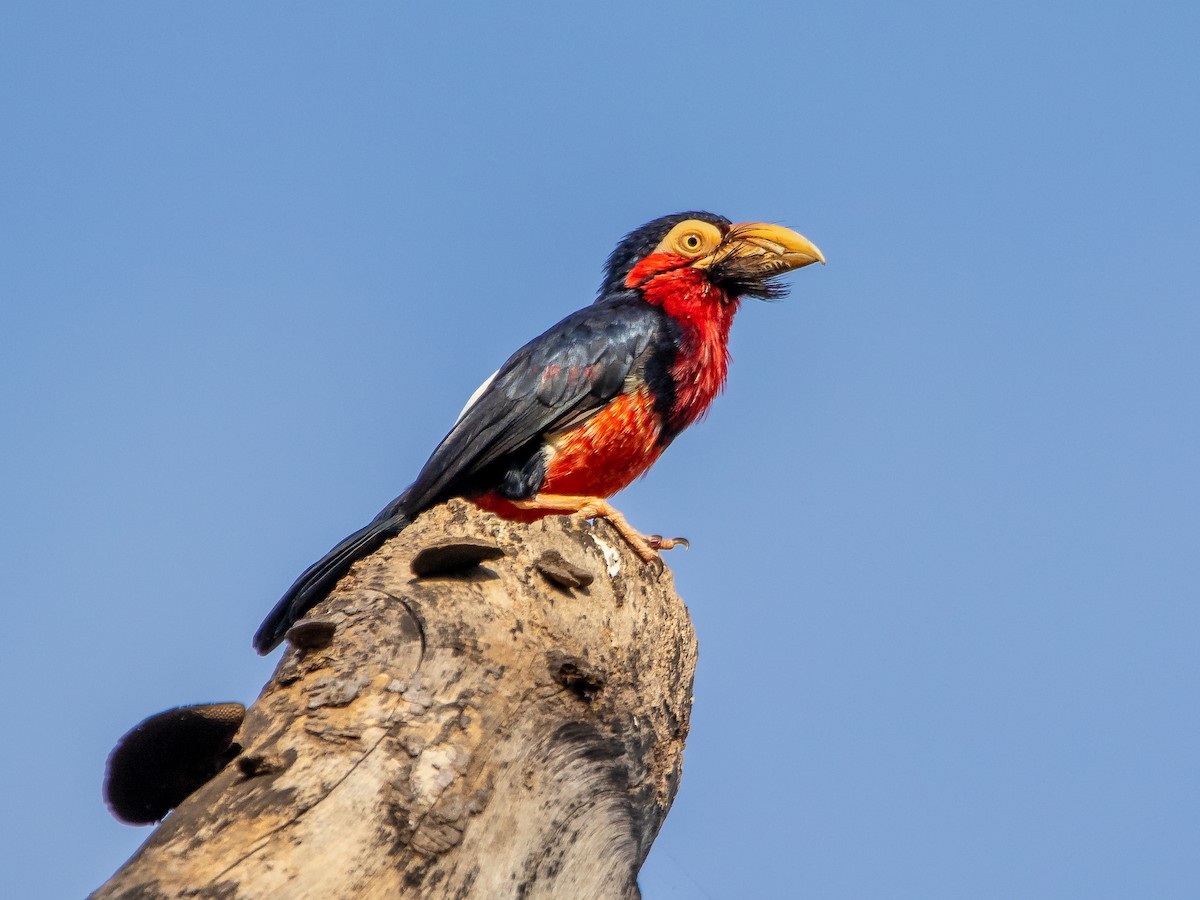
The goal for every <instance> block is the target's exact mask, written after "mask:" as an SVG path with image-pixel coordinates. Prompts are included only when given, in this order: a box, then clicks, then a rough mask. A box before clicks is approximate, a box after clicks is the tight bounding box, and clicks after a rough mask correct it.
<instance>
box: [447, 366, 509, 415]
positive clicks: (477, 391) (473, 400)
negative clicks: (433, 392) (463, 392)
mask: <svg viewBox="0 0 1200 900" xmlns="http://www.w3.org/2000/svg"><path fill="white" fill-rule="evenodd" d="M499 374H500V370H499V369H497V370H496V371H495V372H493V373H492V374H491V375H489V376H488V377H487V380H486V381H484V383H483V384H481V385H480V386H479V387H477V388H475V393H473V394H472V395H471V399H469V400H468V401H467V405H466V406H464V407H463V408H462V412H460V413H459V414H458V418H457V419H455V420H454V424H455V425H457V424H458V423H459V422H461V421H462V420H463V416H465V415H466V414H467V410H468V409H470V408H471V407H472V406H474V405H475V403H476V402H477V401H478V400H479V398H480V397H482V396H483V392H484V391H486V390H487V389H488V388H489V387H491V386H492V382H493V381H495V380H496V376H497V375H499Z"/></svg>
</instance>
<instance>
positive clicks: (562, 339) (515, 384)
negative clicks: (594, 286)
mask: <svg viewBox="0 0 1200 900" xmlns="http://www.w3.org/2000/svg"><path fill="white" fill-rule="evenodd" d="M677 346H678V326H677V325H675V323H674V322H672V321H671V319H670V317H668V316H667V315H666V314H665V313H663V312H662V311H661V310H660V309H658V308H657V307H654V306H650V305H649V304H647V303H646V302H645V301H643V300H641V299H633V298H625V297H620V298H614V299H611V300H604V301H600V302H598V303H596V304H593V305H592V306H588V307H585V308H584V309H581V310H579V311H578V312H576V313H572V314H571V315H569V316H567V317H566V318H565V319H563V320H562V321H561V322H559V323H558V324H557V325H555V326H554V327H553V328H551V329H549V330H548V331H546V332H545V333H544V334H542V335H540V336H538V337H536V338H534V339H533V340H532V341H530V342H529V343H528V344H526V345H525V346H524V347H522V348H521V349H520V350H518V351H517V352H516V353H514V354H513V355H512V356H511V357H510V358H509V360H508V362H506V363H505V364H504V365H503V366H501V367H500V370H499V371H498V372H497V373H496V374H495V376H493V378H492V379H491V381H490V382H489V383H487V385H486V386H485V387H484V388H483V390H482V391H481V392H480V394H479V396H478V397H477V398H475V400H474V401H473V402H472V403H471V404H470V405H468V407H467V408H466V409H465V410H463V413H462V415H461V416H460V417H459V420H458V421H457V422H456V423H455V425H454V427H453V428H452V429H451V430H450V433H449V434H448V435H446V437H445V438H444V439H443V440H442V442H441V444H439V445H438V448H437V449H436V450H434V451H433V455H432V456H430V457H429V461H428V462H426V463H425V466H424V468H423V469H421V473H420V474H419V475H418V476H417V480H416V481H415V482H413V485H412V487H410V488H409V489H408V490H407V491H406V492H405V493H404V494H403V495H402V496H400V497H398V498H396V500H395V501H393V504H391V505H389V508H388V509H386V510H385V511H384V512H389V511H390V512H392V513H394V512H396V511H399V510H403V511H404V512H405V513H407V514H409V515H415V514H416V513H418V512H420V511H421V510H423V509H425V508H427V507H429V506H432V505H433V504H435V503H439V502H441V501H442V500H445V499H447V498H449V497H452V496H455V495H456V494H458V493H461V492H462V491H463V490H464V488H465V487H467V486H468V485H470V486H471V487H472V488H477V487H484V488H486V487H490V486H491V485H477V484H476V481H477V479H478V477H479V476H480V475H482V474H484V473H487V472H489V471H492V470H494V467H495V466H496V465H497V464H502V463H503V462H504V461H505V460H506V459H509V458H514V457H515V458H517V459H522V458H524V457H527V456H528V454H529V452H530V449H531V448H534V449H536V448H540V446H541V442H542V439H543V438H544V436H545V435H547V434H553V433H554V432H557V431H563V430H565V429H567V428H570V427H572V426H574V425H578V424H580V423H582V422H584V421H586V420H587V419H588V418H590V417H591V416H593V415H595V414H596V413H597V412H599V411H600V410H601V409H603V408H604V407H605V406H606V405H607V404H608V402H609V401H610V400H612V399H613V398H614V397H616V396H617V395H619V394H621V393H623V392H624V391H625V390H626V389H627V385H629V384H632V383H638V382H640V381H642V380H645V379H652V380H653V381H656V382H657V381H659V380H664V379H660V378H658V377H657V375H658V372H659V371H660V370H661V372H662V373H663V374H665V373H666V370H667V368H668V367H669V366H670V361H671V360H672V359H673V358H674V355H675V350H676V348H677ZM667 402H668V403H669V400H668V401H667Z"/></svg>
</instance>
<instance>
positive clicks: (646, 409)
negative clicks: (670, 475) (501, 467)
mask: <svg viewBox="0 0 1200 900" xmlns="http://www.w3.org/2000/svg"><path fill="white" fill-rule="evenodd" d="M659 429H660V424H659V419H658V415H657V414H656V413H655V410H654V398H653V397H652V396H651V394H650V391H649V389H647V388H645V387H641V388H639V389H638V390H636V391H634V392H633V393H630V394H623V395H622V396H620V397H618V398H616V399H615V400H613V401H612V402H611V403H610V404H609V405H608V406H607V407H605V408H604V410H602V411H601V412H599V413H597V414H596V415H594V416H592V418H590V419H588V421H586V422H584V423H583V424H582V425H579V426H577V427H576V428H572V429H571V430H570V431H566V432H563V433H562V434H559V435H557V436H556V437H554V438H553V439H552V440H551V441H550V444H551V446H552V447H553V448H554V450H553V455H552V456H551V457H550V460H549V462H548V464H547V466H546V480H545V482H544V483H543V485H542V489H541V492H540V493H543V494H577V495H581V496H587V497H611V496H612V495H613V494H615V493H616V492H617V491H619V490H621V489H622V488H625V487H628V486H629V484H630V483H631V482H632V481H633V480H634V479H635V478H637V477H638V476H639V475H641V474H643V473H644V472H645V471H646V470H647V469H649V468H650V466H652V465H653V464H654V461H655V460H656V459H658V457H659V455H660V454H661V453H662V451H663V447H662V446H661V445H660V444H659V443H658V434H659ZM472 499H473V500H474V501H475V503H476V504H477V505H478V506H481V507H483V508H484V509H487V510H490V511H492V512H494V513H497V514H498V515H501V516H504V517H505V518H507V519H518V520H523V521H532V520H534V519H540V518H542V516H545V515H549V513H544V512H540V511H534V510H518V509H516V508H514V507H513V506H512V505H511V504H510V503H508V502H507V501H505V500H502V499H500V498H499V497H496V496H494V495H490V494H489V495H485V496H483V497H475V498H472Z"/></svg>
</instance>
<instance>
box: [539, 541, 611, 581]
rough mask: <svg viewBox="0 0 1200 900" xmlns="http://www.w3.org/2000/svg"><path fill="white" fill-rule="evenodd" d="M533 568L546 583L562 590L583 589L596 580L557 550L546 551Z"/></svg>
mask: <svg viewBox="0 0 1200 900" xmlns="http://www.w3.org/2000/svg"><path fill="white" fill-rule="evenodd" d="M533 567H534V568H535V569H537V570H538V571H539V572H541V573H542V575H543V576H544V577H545V578H546V579H547V580H548V581H550V582H551V583H553V584H556V585H558V586H559V587H563V588H585V587H587V586H588V585H590V584H591V583H592V582H593V581H595V579H596V576H595V575H593V574H592V573H591V572H589V571H588V570H587V569H584V568H582V567H580V566H577V565H575V563H573V562H570V561H569V560H568V559H566V558H565V557H564V556H563V555H562V554H561V553H559V552H558V551H557V550H547V551H546V552H545V553H543V554H542V555H541V556H539V557H538V558H537V560H536V561H535V562H534V564H533Z"/></svg>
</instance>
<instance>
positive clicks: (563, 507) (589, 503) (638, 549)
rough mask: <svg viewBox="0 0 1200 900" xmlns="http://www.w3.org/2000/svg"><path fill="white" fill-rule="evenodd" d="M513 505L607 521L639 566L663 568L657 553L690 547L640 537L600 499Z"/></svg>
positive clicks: (565, 497) (545, 497)
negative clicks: (679, 547)
mask: <svg viewBox="0 0 1200 900" xmlns="http://www.w3.org/2000/svg"><path fill="white" fill-rule="evenodd" d="M513 505H514V506H517V507H520V508H521V509H541V510H549V511H553V512H562V513H568V514H569V515H571V516H574V517H575V518H577V519H607V520H608V521H609V522H610V523H611V524H612V526H613V528H615V529H617V532H618V533H619V534H620V535H621V537H622V538H624V539H625V543H627V544H628V545H629V546H630V547H632V548H633V552H634V553H636V554H637V555H638V556H639V557H640V558H641V559H642V561H643V562H647V563H656V564H657V565H658V566H659V567H662V566H663V561H662V557H661V556H659V555H658V552H659V551H660V550H671V549H673V548H675V547H678V546H681V545H682V546H683V547H685V548H690V547H691V544H690V543H688V540H687V538H679V537H677V538H665V537H663V536H662V535H658V534H650V535H645V534H642V533H641V532H640V531H638V530H637V529H636V528H634V527H633V526H632V525H630V524H629V521H628V520H627V519H626V518H625V517H624V516H623V515H621V513H619V512H618V511H617V510H616V509H614V508H613V506H612V505H611V504H610V503H609V502H608V501H607V500H605V499H604V498H603V497H579V496H574V495H570V494H538V495H537V496H536V497H533V498H532V499H529V500H518V501H514V503H513Z"/></svg>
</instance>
